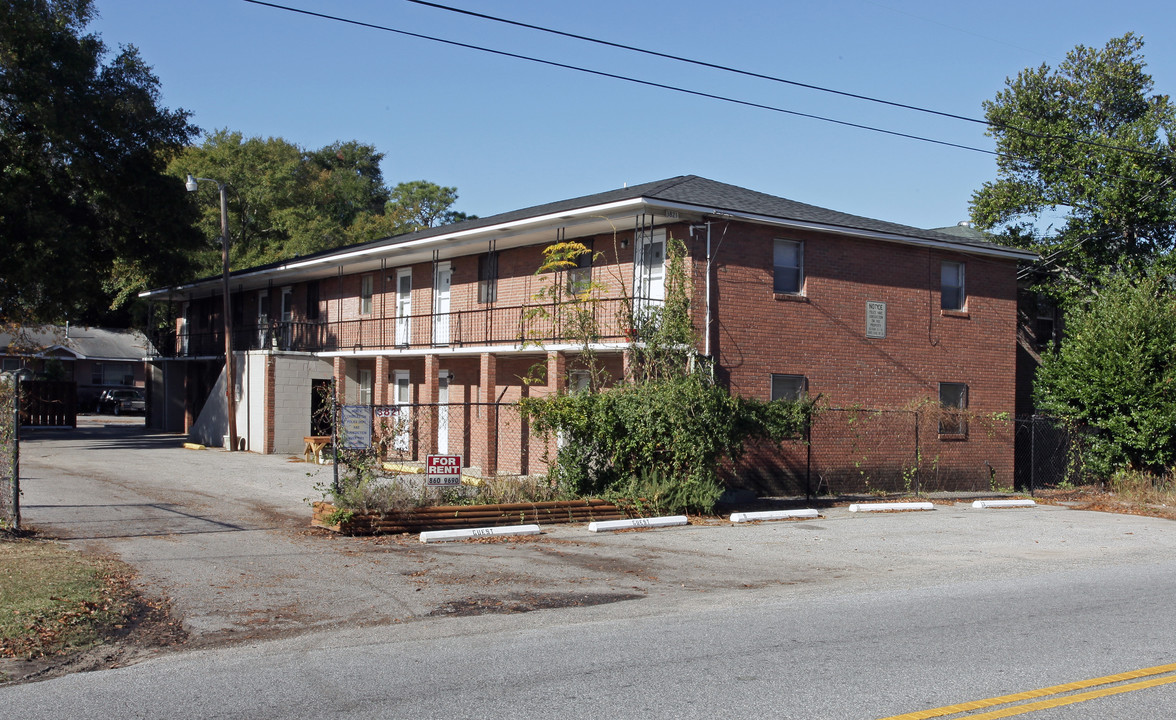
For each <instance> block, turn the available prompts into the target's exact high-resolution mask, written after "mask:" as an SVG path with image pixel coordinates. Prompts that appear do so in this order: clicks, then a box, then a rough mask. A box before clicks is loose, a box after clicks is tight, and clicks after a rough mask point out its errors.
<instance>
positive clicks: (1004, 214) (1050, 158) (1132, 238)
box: [972, 33, 1176, 290]
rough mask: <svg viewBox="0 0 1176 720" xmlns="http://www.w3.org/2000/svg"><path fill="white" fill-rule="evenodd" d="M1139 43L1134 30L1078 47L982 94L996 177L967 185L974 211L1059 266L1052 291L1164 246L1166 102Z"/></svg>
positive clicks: (1174, 158)
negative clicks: (990, 94) (975, 186)
mask: <svg viewBox="0 0 1176 720" xmlns="http://www.w3.org/2000/svg"><path fill="white" fill-rule="evenodd" d="M1142 51H1143V39H1142V38H1140V37H1138V36H1136V35H1134V34H1132V33H1127V34H1126V35H1124V36H1122V37H1119V38H1115V39H1112V40H1111V41H1110V42H1108V43H1107V45H1106V47H1104V48H1102V49H1099V48H1088V47H1084V46H1082V45H1079V46H1077V47H1076V48H1075V49H1074V50H1073V51H1071V52H1070V53H1069V54H1068V55H1067V56H1066V59H1065V61H1063V62H1062V63H1061V65H1060V66H1059V67H1058V68H1057V69H1056V70H1053V69H1051V68H1050V67H1049V66H1047V65H1044V64H1043V65H1042V66H1040V67H1037V68H1029V69H1026V70H1023V71H1022V72H1021V73H1020V74H1018V75H1017V77H1016V78H1013V79H1010V80H1009V81H1008V82H1007V85H1006V88H1005V89H1004V90H1002V91H1001V92H1000V93H998V94H997V96H996V97H995V98H994V99H993V100H990V101H986V102H985V103H984V109H985V116H986V119H987V120H988V122H989V123H990V128H991V129H990V131H989V134H990V135H992V136H993V137H995V138H996V146H997V150H998V152H999V156H998V159H997V176H998V177H997V179H996V180H994V181H992V182H987V183H985V184H984V186H983V187H982V188H981V189H980V190H978V191H977V192H976V193H974V194H973V197H972V219H973V220H974V221H975V222H976V223H977V225H979V226H980V227H982V228H990V229H993V231H994V232H996V233H997V234H998V235H999V238H998V239H999V240H1000V241H1001V242H1005V243H1007V244H1010V245H1015V246H1018V247H1024V248H1029V249H1032V250H1035V251H1037V252H1039V253H1041V254H1042V255H1043V256H1051V259H1053V260H1056V263H1057V264H1060V265H1062V266H1064V267H1065V268H1066V269H1065V271H1064V272H1063V273H1061V279H1062V282H1061V283H1057V282H1055V283H1054V287H1055V289H1059V288H1061V289H1065V288H1067V286H1068V288H1069V289H1070V290H1074V289H1076V288H1081V287H1082V286H1084V285H1086V284H1088V283H1089V282H1090V281H1091V280H1092V279H1093V278H1095V277H1097V276H1098V275H1099V273H1100V272H1101V270H1102V269H1103V268H1106V267H1136V268H1141V267H1146V266H1148V265H1149V264H1151V263H1152V262H1154V261H1155V260H1157V259H1160V258H1163V257H1165V256H1167V255H1168V254H1169V253H1170V252H1171V250H1172V247H1173V239H1174V237H1176V155H1174V153H1173V149H1174V148H1173V142H1176V107H1174V106H1173V104H1172V102H1171V100H1170V99H1169V97H1168V96H1167V95H1162V94H1157V93H1155V91H1154V83H1153V81H1152V78H1151V76H1150V75H1149V74H1147V72H1146V71H1145V67H1146V64H1145V63H1144V60H1143V54H1142ZM1055 254H1056V255H1055ZM1055 279H1056V278H1055Z"/></svg>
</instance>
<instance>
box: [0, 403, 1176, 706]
mask: <svg viewBox="0 0 1176 720" xmlns="http://www.w3.org/2000/svg"><path fill="white" fill-rule="evenodd" d="M22 459H23V463H24V465H23V473H22V475H23V476H24V478H25V479H24V489H25V493H26V494H25V505H24V508H25V517H26V519H27V521H28V522H29V523H30V524H32V525H34V526H37V527H39V528H41V529H42V530H43V531H45V532H50V533H54V534H58V535H61V536H65V537H71V538H74V539H73V540H71V542H77V543H79V544H83V545H87V546H91V547H97V548H101V549H104V550H107V551H110V552H113V553H116V554H118V555H120V556H121V557H122V558H123V559H124V560H126V561H127V562H130V563H131V564H133V565H135V566H136V567H138V568H139V569H140V572H141V582H142V583H143V584H144V587H145V588H146V589H148V590H151V591H155V592H163V593H166V594H167V595H168V596H169V597H170V598H171V599H172V602H173V604H174V608H175V610H176V612H177V614H178V615H180V616H181V617H182V618H183V621H184V625H185V628H186V629H187V630H188V632H189V633H190V635H191V641H190V646H191V647H193V648H198V649H197V650H193V651H188V652H182V653H173V654H170V655H167V656H165V657H161V658H158V659H154V660H151V661H148V662H143V663H140V664H138V665H134V666H132V667H129V668H123V669H118V670H111V671H103V672H96V673H86V674H80V675H73V676H70V677H65V678H60V679H55V680H50V681H46V682H41V683H36V684H31V685H23V686H10V687H6V688H0V706H3V707H5V709H6V712H7V711H11V712H12V713H13V716H19V717H29V718H33V717H63V716H68V717H99V716H103V717H106V716H109V715H110V714H113V713H115V712H117V713H118V714H119V715H122V716H126V717H159V716H169V717H196V716H200V717H263V716H268V717H280V716H299V717H339V716H355V717H408V716H414V717H536V716H547V715H554V714H556V713H558V714H560V715H564V716H568V717H598V716H600V715H601V714H612V715H615V716H618V717H635V716H638V715H646V716H649V715H654V716H667V717H704V716H705V717H712V716H714V715H715V714H717V713H721V714H726V715H732V716H736V717H748V716H760V715H767V714H771V715H774V716H778V717H797V718H800V717H804V718H877V717H883V716H887V715H895V714H900V713H904V712H911V711H915V710H920V709H924V708H929V707H938V706H940V705H948V704H952V703H955V702H963V701H966V700H974V699H979V698H987V697H993V696H997V695H1003V694H1007V693H1014V692H1020V691H1025V690H1032V689H1035V688H1040V687H1045V686H1048V685H1054V684H1059V683H1067V682H1074V681H1079V680H1084V679H1088V678H1095V677H1100V676H1104V675H1113V674H1116V673H1121V672H1125V671H1130V670H1136V669H1139V668H1145V667H1150V666H1156V665H1162V664H1165V663H1170V662H1176V657H1173V655H1174V654H1176V653H1173V649H1174V645H1173V642H1172V641H1173V639H1174V638H1173V636H1172V630H1171V624H1170V622H1168V621H1167V620H1168V617H1169V615H1170V609H1169V606H1170V598H1171V597H1172V596H1173V592H1174V591H1176V561H1174V560H1173V558H1176V553H1174V552H1173V550H1176V547H1174V546H1176V532H1174V529H1176V525H1173V524H1172V523H1170V522H1168V521H1163V520H1156V519H1150V518H1141V517H1130V516H1114V515H1104V514H1098V513H1086V512H1077V511H1071V510H1067V509H1064V508H1055V507H1039V508H1035V509H1030V510H1012V511H976V510H972V509H971V508H970V507H965V506H962V505H961V506H941V507H940V508H939V509H937V510H936V511H934V512H929V513H920V514H890V515H872V516H859V515H851V514H849V513H848V512H845V511H844V510H836V509H835V510H830V511H827V512H825V514H824V516H823V517H822V518H820V519H819V520H816V521H806V522H799V523H787V524H762V525H757V526H739V527H735V526H729V525H725V524H722V525H719V524H716V525H711V526H706V525H695V526H691V527H687V528H675V529H669V530H662V531H647V532H631V533H621V534H613V535H604V536H589V535H588V534H587V533H586V532H584V529H583V528H572V527H562V528H550V529H549V530H548V532H547V533H546V534H544V535H542V536H539V537H538V538H537V539H529V540H518V541H508V542H471V543H457V544H446V545H439V546H432V545H430V546H422V545H420V544H419V543H418V542H416V540H415V538H401V539H384V540H378V541H377V540H370V539H369V540H355V539H331V538H329V537H328V536H325V535H323V534H321V533H318V532H310V531H308V530H307V529H306V524H307V523H306V521H307V517H308V514H309V510H308V508H307V507H306V505H305V504H304V502H303V498H306V497H309V496H311V495H312V494H313V493H312V487H313V485H314V483H315V482H316V481H317V480H318V478H317V477H314V476H313V473H314V472H315V470H316V468H315V466H307V465H305V464H303V463H296V462H290V459H289V458H286V457H261V456H255V455H249V454H229V453H224V452H221V451H203V452H194V451H186V450H182V449H178V448H177V439H176V438H175V437H173V436H157V435H150V434H146V433H143V432H142V431H141V429H139V428H133V427H132V428H127V427H125V426H117V427H104V426H99V425H91V426H86V427H84V428H81V429H79V431H78V432H77V433H71V434H68V435H64V436H53V435H47V434H43V435H39V436H37V437H35V438H34V439H32V440H30V441H29V442H27V443H26V444H25V445H23V446H22ZM308 471H309V472H311V473H312V476H308V475H307V473H308ZM512 608H513V609H515V610H530V609H533V608H550V609H544V610H536V611H534V612H525V613H522V612H515V613H512V614H502V613H501V611H503V610H504V609H512ZM1161 677H1166V676H1161ZM1172 688H1173V685H1159V686H1157V687H1151V688H1146V689H1140V690H1137V691H1132V692H1126V693H1123V694H1121V695H1116V696H1114V697H1112V698H1106V699H1101V700H1092V701H1090V702H1085V703H1082V704H1079V705H1072V706H1068V707H1067V708H1066V709H1064V710H1041V711H1039V712H1037V713H1035V714H1034V715H1033V716H1032V717H1035V718H1049V717H1067V718H1076V717H1163V716H1165V715H1164V714H1163V713H1164V712H1167V711H1166V710H1165V711H1163V712H1160V711H1159V710H1157V709H1159V708H1166V707H1171V706H1172V702H1173V701H1176V695H1174V692H1173V690H1172ZM1157 712H1160V714H1156V713H1157ZM1049 713H1062V714H1054V715H1050V714H1049ZM1083 713H1085V714H1083ZM1121 713H1122V714H1121Z"/></svg>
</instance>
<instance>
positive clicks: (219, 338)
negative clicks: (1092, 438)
mask: <svg viewBox="0 0 1176 720" xmlns="http://www.w3.org/2000/svg"><path fill="white" fill-rule="evenodd" d="M649 302H650V301H646V302H645V303H644V304H646V305H648V304H649ZM633 304H634V303H633V300H631V299H626V298H608V299H600V300H592V301H588V302H583V303H564V304H554V303H546V304H529V305H510V306H493V307H483V308H477V309H471V310H454V311H450V312H446V313H421V314H411V315H404V316H399V317H360V318H352V319H345V320H330V319H326V320H317V321H311V320H265V319H262V320H260V321H255V322H253V323H246V324H239V325H236V326H234V328H233V349H234V350H238V351H243V350H283V351H297V352H338V351H365V350H387V351H389V352H396V351H405V350H422V349H427V348H463V347H466V348H474V347H494V346H503V347H519V346H524V345H534V346H535V347H540V346H544V345H558V344H579V343H582V342H584V339H585V337H587V336H591V340H592V342H601V343H610V342H611V343H615V342H625V341H628V340H630V339H632V334H633V333H632V330H631V328H630V325H631V323H630V322H629V321H628V318H629V317H630V316H631V312H632V306H633ZM153 339H154V340H155V347H156V348H157V350H158V353H159V355H160V356H164V357H212V356H219V355H223V354H224V350H225V346H224V333H223V331H222V328H221V327H220V326H219V324H218V322H217V319H216V318H213V319H211V320H210V321H209V322H208V323H207V324H206V326H205V328H203V329H201V328H197V327H193V326H192V324H191V323H185V324H183V325H181V327H180V329H178V330H177V331H173V332H170V333H166V332H165V333H163V334H161V335H160V336H159V337H157V338H153Z"/></svg>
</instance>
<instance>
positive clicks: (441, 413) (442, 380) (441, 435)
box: [437, 370, 449, 455]
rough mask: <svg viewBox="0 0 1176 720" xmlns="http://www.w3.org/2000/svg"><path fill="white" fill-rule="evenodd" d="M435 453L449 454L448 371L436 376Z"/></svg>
mask: <svg viewBox="0 0 1176 720" xmlns="http://www.w3.org/2000/svg"><path fill="white" fill-rule="evenodd" d="M437 453H438V454H439V455H447V454H449V371H448V370H442V371H441V372H440V374H439V375H438V376H437Z"/></svg>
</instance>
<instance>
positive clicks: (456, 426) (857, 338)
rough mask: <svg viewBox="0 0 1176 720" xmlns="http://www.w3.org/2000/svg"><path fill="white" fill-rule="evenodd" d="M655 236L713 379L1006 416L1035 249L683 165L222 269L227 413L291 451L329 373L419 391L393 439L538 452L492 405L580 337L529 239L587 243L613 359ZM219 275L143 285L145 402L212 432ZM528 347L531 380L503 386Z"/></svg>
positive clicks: (218, 400)
mask: <svg viewBox="0 0 1176 720" xmlns="http://www.w3.org/2000/svg"><path fill="white" fill-rule="evenodd" d="M668 238H675V239H678V240H681V241H683V243H684V244H685V246H686V249H687V253H688V255H687V264H688V271H689V274H690V277H692V279H693V285H694V287H693V301H692V310H691V312H692V314H693V317H694V321H695V326H696V328H697V329H698V331H699V343H698V351H699V352H700V353H702V354H705V355H709V356H711V357H712V358H713V359H714V361H715V367H716V372H717V376H718V378H719V380H720V381H721V382H723V383H724V384H726V385H727V386H728V387H729V388H730V390H731V391H732V392H736V393H742V394H744V395H748V396H754V397H759V398H763V399H770V398H777V397H790V396H794V395H796V394H797V393H801V392H804V393H808V394H809V395H810V396H816V395H820V396H821V397H822V401H823V402H824V403H826V404H828V405H830V406H834V407H846V406H854V407H860V408H870V409H880V408H900V407H911V406H913V404H914V403H916V402H918V401H919V400H930V401H932V402H942V403H943V404H946V405H948V406H957V407H967V408H968V409H969V410H970V411H971V412H974V413H985V414H993V413H1012V412H1013V407H1014V390H1015V382H1014V378H1015V348H1016V322H1017V317H1016V266H1017V263H1018V261H1020V260H1025V259H1029V258H1031V257H1032V255H1030V254H1029V253H1026V252H1024V251H1021V250H1016V249H1012V248H1006V247H1001V246H997V245H993V244H990V243H987V242H982V241H973V240H968V239H964V238H959V237H953V236H951V235H947V234H942V233H939V232H935V231H931V230H920V229H916V228H911V227H906V226H902V225H896V224H893V223H887V222H883V221H879V220H872V219H868V218H863V217H856V216H853V215H847V214H844V213H839V212H835V211H832V210H826V209H823V208H819V207H814V206H811V205H805V204H802V203H797V202H793V201H790V200H786V199H783V198H779V197H775V196H771V195H767V194H764V193H759V192H754V191H751V190H747V189H744V188H740V187H736V186H732V185H727V184H724V183H719V182H715V181H712V180H707V179H704V178H700V177H695V176H682V177H676V178H671V179H668V180H663V181H659V182H652V183H646V184H643V185H635V186H631V187H626V188H622V189H619V190H613V191H609V192H604V193H599V194H596V195H590V196H586V197H581V198H575V199H571V200H564V201H560V202H554V203H550V204H546V205H540V206H537V207H532V208H527V209H523V210H517V211H514V212H509V213H504V214H501V215H495V216H492V217H487V218H480V219H476V220H471V221H466V222H462V223H458V224H454V225H449V226H444V227H439V228H431V229H428V230H424V231H420V232H416V233H410V234H407V235H401V236H397V237H392V238H387V239H383V240H378V241H375V242H371V243H366V244H362V245H356V246H351V247H346V248H341V249H338V250H333V251H329V252H324V253H320V254H316V255H313V256H308V257H299V258H292V259H289V260H286V261H282V262H279V263H274V264H271V265H267V266H264V267H259V268H253V269H249V270H244V271H238V272H234V273H233V274H232V276H231V291H230V292H231V301H232V314H233V318H232V321H233V326H234V347H235V349H236V352H237V354H236V357H237V358H238V362H236V363H235V364H236V368H237V370H236V375H237V377H236V378H234V381H233V387H234V392H235V394H236V395H235V396H236V398H237V399H238V403H237V427H238V432H239V433H240V435H241V436H242V437H243V438H244V440H245V445H246V446H247V448H248V449H250V450H254V451H257V452H263V453H272V452H285V453H298V452H301V451H302V449H303V445H304V444H303V440H302V439H303V437H304V436H306V435H311V434H315V432H314V431H315V428H313V427H312V414H313V413H312V409H313V408H314V406H315V405H316V404H317V403H318V402H319V400H318V399H317V398H318V397H320V396H321V393H319V392H318V391H317V389H318V388H320V387H321V386H322V385H323V384H324V383H328V382H329V381H330V379H331V378H332V377H333V378H335V379H336V380H337V381H338V384H339V388H340V389H341V393H342V396H343V397H344V398H345V401H346V402H348V403H355V404H366V405H373V406H376V407H379V408H390V409H391V411H392V414H393V416H394V417H406V415H401V414H399V413H397V412H396V408H397V406H400V407H403V406H411V407H414V408H417V409H418V410H419V409H420V408H421V407H428V408H432V409H433V411H431V412H427V413H418V414H416V415H414V416H413V417H414V418H416V419H414V421H413V428H412V433H411V437H409V435H408V431H407V430H405V429H404V428H403V426H401V427H399V429H398V431H397V432H396V438H395V440H394V441H393V442H392V443H391V445H392V447H393V449H394V450H396V451H399V452H400V453H401V454H404V455H410V456H412V457H419V456H421V455H423V453H425V452H427V451H436V450H438V449H440V450H441V451H449V452H459V453H461V454H462V455H463V456H464V458H465V462H466V463H467V464H468V465H470V466H472V467H473V468H475V469H476V470H477V471H480V472H483V473H493V472H514V473H527V472H537V471H541V470H542V467H541V460H540V456H541V453H540V452H538V451H537V450H538V448H537V447H534V446H533V444H531V443H529V442H528V441H527V440H526V437H525V436H526V434H527V433H526V430H527V429H526V427H525V426H524V425H523V423H522V421H520V420H519V418H518V416H517V414H512V413H504V412H502V408H503V407H504V404H506V403H511V402H513V401H515V400H517V399H518V398H520V397H522V396H524V395H527V394H540V393H550V392H557V391H559V390H561V389H564V388H567V387H569V385H575V384H576V383H577V382H578V381H579V377H578V371H577V354H578V353H579V352H580V345H579V344H578V342H579V341H578V340H577V339H576V338H575V337H573V336H572V334H571V333H570V331H568V330H566V329H564V328H562V327H560V326H559V324H558V322H554V321H552V320H551V318H552V317H553V316H555V315H558V313H551V312H541V313H536V312H535V309H536V306H540V305H542V306H547V305H550V301H549V300H542V301H540V300H537V299H536V296H537V294H538V293H539V291H540V289H541V287H543V286H544V283H547V282H550V281H551V280H550V278H549V277H542V276H538V275H536V269H537V268H538V267H539V266H540V264H541V263H542V250H543V248H544V247H546V246H548V245H551V244H552V243H554V242H557V241H561V240H576V241H579V242H581V243H584V244H585V245H587V246H589V247H591V248H592V250H593V256H592V258H593V259H592V260H591V261H590V262H589V261H587V260H584V261H582V262H581V265H582V267H580V268H578V269H576V270H575V271H573V272H572V274H573V275H575V276H578V279H580V280H582V279H584V277H586V276H591V278H592V279H593V280H594V281H596V282H598V283H600V284H601V285H602V286H603V287H604V288H605V290H604V292H603V294H602V296H603V299H602V300H601V302H600V303H599V304H598V315H599V323H600V337H599V338H598V340H597V341H596V342H595V343H594V350H595V351H596V353H597V356H598V357H600V358H601V359H602V360H603V362H604V364H605V366H606V367H607V368H608V369H609V371H610V373H611V374H612V376H613V377H619V376H621V374H622V372H623V363H624V362H625V360H624V357H625V349H626V348H627V347H628V344H629V343H630V342H633V341H639V338H633V337H631V333H630V332H629V329H628V328H626V327H624V324H625V323H624V322H623V321H622V320H617V319H616V318H617V312H616V311H617V310H618V309H619V308H620V307H621V303H622V302H623V296H624V295H628V296H629V297H631V298H635V301H636V302H638V303H641V302H644V301H649V302H657V301H658V299H660V298H661V297H662V296H663V293H664V283H665V270H666V269H665V255H666V246H667V239H668ZM221 287H222V284H221V280H220V278H212V279H208V280H204V281H200V282H195V283H192V284H189V285H184V286H180V287H173V288H166V289H161V290H156V291H151V292H148V293H144V295H145V296H146V297H148V298H151V299H153V300H156V301H161V302H165V303H167V304H168V306H170V307H171V308H172V309H173V312H174V313H175V314H176V316H177V322H176V332H175V337H174V338H171V339H161V340H160V341H158V342H157V343H156V347H157V348H159V349H160V356H159V357H158V358H157V359H156V360H155V362H154V366H153V367H154V372H153V373H152V384H153V390H154V392H153V393H152V395H153V398H154V399H155V400H154V407H153V414H152V417H153V418H154V419H155V423H156V424H157V425H158V426H160V427H163V428H166V429H171V430H185V431H188V432H190V433H192V434H193V435H194V436H195V437H196V438H197V439H199V440H201V441H204V442H207V443H215V444H220V443H221V441H222V440H221V438H222V436H223V435H224V434H225V426H226V418H225V406H226V403H225V400H224V397H225V392H224V387H225V386H224V382H225V378H224V376H223V367H224V361H223V347H224V345H223V338H222V336H221V334H220V332H221V331H220V328H221V319H220V312H221V307H222V297H221ZM536 364H542V365H545V366H546V369H547V373H546V377H545V380H544V382H543V383H540V384H538V385H536V384H535V383H533V382H531V383H528V382H524V380H523V378H524V377H527V376H528V375H529V374H532V373H531V372H530V371H531V369H532V368H533V367H534V366H535V365H536ZM532 375H533V374H532ZM377 415H379V416H388V415H389V412H388V411H384V412H380V413H377ZM320 431H321V429H320ZM931 434H932V435H933V436H934V437H935V440H936V441H942V442H943V443H944V444H943V446H942V448H937V449H936V456H937V457H939V456H940V455H942V457H944V458H945V463H946V460H947V459H948V458H951V457H955V458H957V459H962V460H960V461H961V462H964V463H965V464H967V465H968V466H969V467H973V468H980V467H983V468H985V469H986V471H987V472H990V473H999V474H1000V476H1001V477H1005V478H1007V477H1011V474H1012V444H1011V440H1010V439H1009V438H1007V437H1004V436H1003V434H1000V433H998V434H996V435H997V436H994V435H993V434H992V433H979V432H972V433H968V432H966V430H965V429H963V428H955V427H948V428H944V427H942V426H941V427H938V428H937V429H935V430H933V431H932V433H931ZM520 438H522V439H520ZM925 441H926V439H925ZM765 462H767V460H765ZM1006 473H1007V474H1006Z"/></svg>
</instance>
